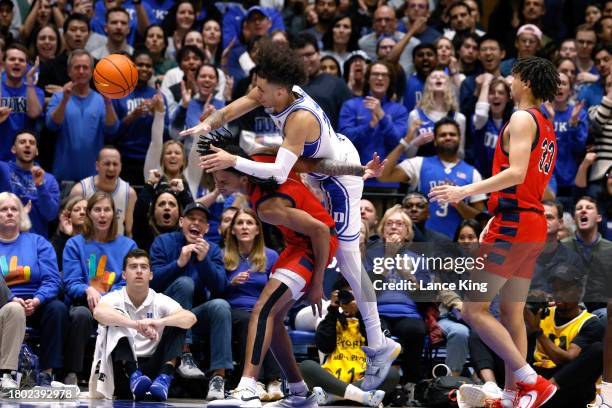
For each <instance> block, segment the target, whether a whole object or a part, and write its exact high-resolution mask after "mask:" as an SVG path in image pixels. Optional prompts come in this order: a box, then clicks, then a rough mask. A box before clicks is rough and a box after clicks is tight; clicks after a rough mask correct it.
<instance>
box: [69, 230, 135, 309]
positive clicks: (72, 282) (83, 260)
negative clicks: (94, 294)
mask: <svg viewBox="0 0 612 408" xmlns="http://www.w3.org/2000/svg"><path fill="white" fill-rule="evenodd" d="M136 248H137V246H136V243H135V242H134V241H132V239H130V238H128V237H125V236H123V235H119V236H118V237H117V238H116V239H115V240H114V241H111V242H96V241H94V240H91V241H86V240H85V238H84V237H83V235H77V236H74V237H72V238H70V239H69V240H68V242H66V246H65V247H64V253H63V268H62V270H63V272H64V289H65V292H66V300H67V301H68V302H69V303H70V302H71V301H75V300H79V299H82V298H83V296H84V295H85V289H87V287H88V286H92V287H94V288H95V289H97V290H98V292H100V293H101V294H105V293H107V292H110V291H113V290H116V289H120V288H121V287H122V286H124V285H125V280H124V279H123V277H122V276H121V274H122V271H123V259H124V258H125V256H126V255H127V254H128V252H130V251H131V250H132V249H136Z"/></svg>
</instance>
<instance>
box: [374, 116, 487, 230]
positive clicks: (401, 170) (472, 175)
mask: <svg viewBox="0 0 612 408" xmlns="http://www.w3.org/2000/svg"><path fill="white" fill-rule="evenodd" d="M459 135H460V128H459V124H458V123H457V122H455V121H454V120H453V119H450V118H443V119H441V120H439V121H438V122H436V124H435V125H434V146H435V149H436V152H437V154H436V155H435V156H431V157H420V156H417V157H413V158H410V159H406V160H404V161H402V162H401V163H399V164H396V163H397V161H398V159H399V157H400V155H401V154H402V153H403V152H404V150H406V149H407V147H406V146H409V142H408V141H407V140H405V139H402V140H401V141H400V143H399V144H398V145H397V147H396V148H395V149H393V151H392V152H391V153H390V154H389V156H387V165H386V166H385V168H384V170H383V173H382V175H381V176H380V177H379V178H378V180H379V181H383V182H389V181H390V182H402V183H408V182H409V183H410V184H411V188H412V189H413V190H417V191H419V192H420V193H422V194H424V195H427V194H429V192H430V191H431V190H432V188H433V187H435V186H439V185H444V184H450V185H456V186H464V185H467V184H470V183H473V182H477V181H480V180H482V177H481V176H480V173H479V172H478V170H476V169H475V168H474V167H472V166H471V165H469V164H467V163H466V162H464V161H463V160H461V159H460V158H459V140H460V136H459ZM406 137H407V138H409V137H410V134H409V135H408V136H406ZM486 199H487V196H486V195H485V194H475V195H472V196H471V197H469V198H467V200H460V201H459V202H457V203H456V204H447V203H436V202H430V203H429V214H430V217H429V219H428V220H427V223H426V224H425V226H426V227H427V228H428V229H432V230H434V231H436V232H439V233H441V234H445V235H446V236H448V237H449V238H452V237H453V235H454V234H455V230H456V229H457V227H458V226H459V223H461V220H462V219H467V218H474V217H475V216H476V214H478V213H480V212H482V211H483V210H484V201H485V200H486Z"/></svg>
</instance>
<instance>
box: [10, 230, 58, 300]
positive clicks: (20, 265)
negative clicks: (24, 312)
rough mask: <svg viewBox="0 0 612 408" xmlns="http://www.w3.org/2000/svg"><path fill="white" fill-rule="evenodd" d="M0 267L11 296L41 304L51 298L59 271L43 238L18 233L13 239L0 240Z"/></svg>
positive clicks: (55, 260) (53, 294)
mask: <svg viewBox="0 0 612 408" xmlns="http://www.w3.org/2000/svg"><path fill="white" fill-rule="evenodd" d="M0 270H1V271H2V276H3V278H4V280H5V281H6V284H7V286H8V287H10V288H11V291H12V292H13V295H15V296H17V297H20V298H26V299H31V298H33V297H37V298H38V299H40V303H42V304H44V303H46V302H48V301H50V300H53V299H55V297H56V296H57V294H58V292H59V289H60V281H61V279H60V273H59V271H58V269H57V258H56V257H55V251H54V250H53V247H52V246H51V244H50V243H49V241H47V240H46V239H44V238H43V237H41V236H40V235H37V234H32V233H29V232H21V233H20V234H19V236H18V237H17V239H16V240H15V241H13V242H0Z"/></svg>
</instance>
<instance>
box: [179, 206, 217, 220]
mask: <svg viewBox="0 0 612 408" xmlns="http://www.w3.org/2000/svg"><path fill="white" fill-rule="evenodd" d="M195 210H200V211H202V212H203V213H204V214H206V219H207V220H210V217H211V215H210V211H208V208H206V207H205V206H204V205H203V204H202V203H199V202H197V201H196V202H193V203H190V204H187V206H186V207H185V210H183V215H187V214H189V213H190V212H192V211H195Z"/></svg>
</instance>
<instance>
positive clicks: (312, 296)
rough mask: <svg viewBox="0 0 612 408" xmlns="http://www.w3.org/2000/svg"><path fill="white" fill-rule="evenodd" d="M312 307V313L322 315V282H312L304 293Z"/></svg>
mask: <svg viewBox="0 0 612 408" xmlns="http://www.w3.org/2000/svg"><path fill="white" fill-rule="evenodd" d="M306 297H307V298H308V301H309V302H310V307H311V308H312V315H313V316H319V317H323V298H324V295H323V284H322V283H313V284H312V285H311V287H310V290H309V291H308V294H307V295H306Z"/></svg>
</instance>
